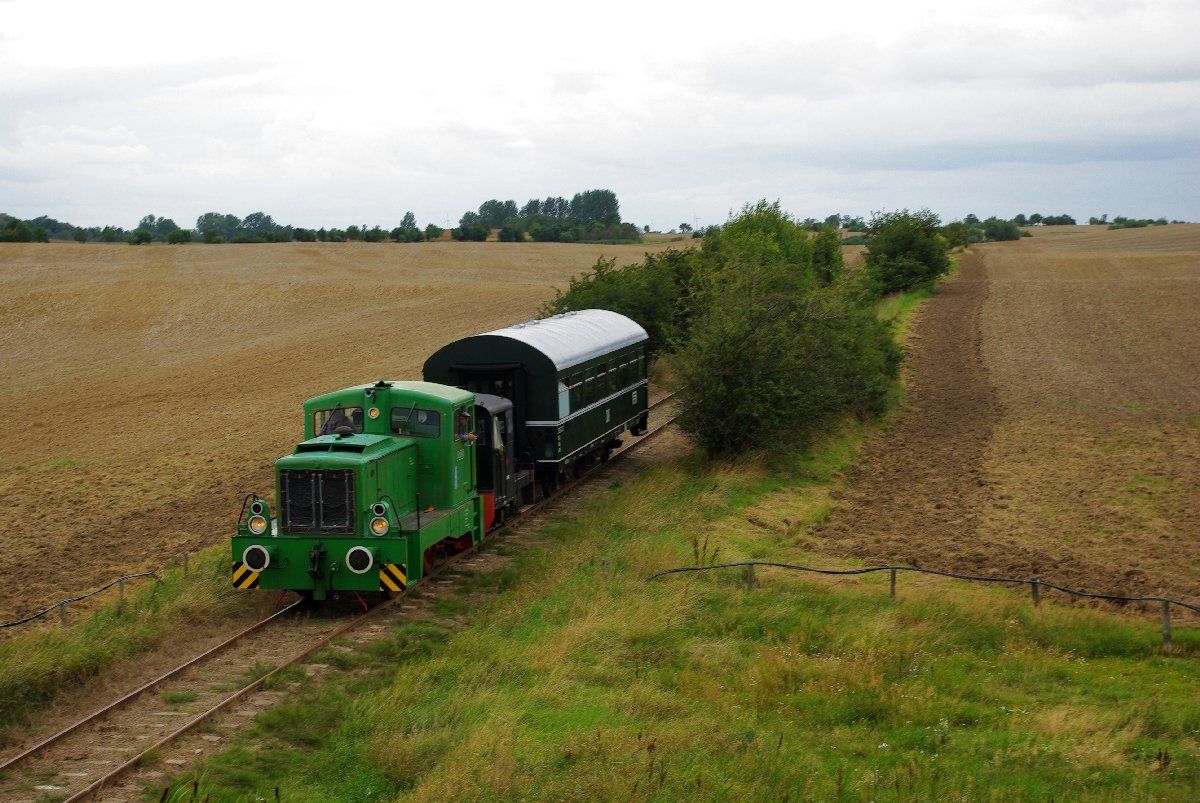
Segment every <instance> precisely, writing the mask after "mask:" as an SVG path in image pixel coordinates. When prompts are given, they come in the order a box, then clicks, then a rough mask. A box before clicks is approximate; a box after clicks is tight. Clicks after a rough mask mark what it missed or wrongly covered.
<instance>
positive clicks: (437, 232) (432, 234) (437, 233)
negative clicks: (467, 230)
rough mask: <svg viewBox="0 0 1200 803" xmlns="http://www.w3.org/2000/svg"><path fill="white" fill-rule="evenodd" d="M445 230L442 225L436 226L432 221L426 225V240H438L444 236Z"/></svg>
mask: <svg viewBox="0 0 1200 803" xmlns="http://www.w3.org/2000/svg"><path fill="white" fill-rule="evenodd" d="M444 231H445V229H443V228H442V227H441V226H435V225H433V224H432V223H430V224H429V225H428V226H426V227H425V239H426V240H436V239H438V238H439V237H441V236H442V232H444Z"/></svg>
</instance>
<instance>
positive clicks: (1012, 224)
mask: <svg viewBox="0 0 1200 803" xmlns="http://www.w3.org/2000/svg"><path fill="white" fill-rule="evenodd" d="M983 236H984V238H985V239H988V240H993V241H996V242H1004V241H1008V240H1019V239H1021V229H1020V227H1019V226H1018V224H1017V223H1016V221H1012V220H1001V219H1000V218H995V217H990V218H988V219H987V220H985V221H983Z"/></svg>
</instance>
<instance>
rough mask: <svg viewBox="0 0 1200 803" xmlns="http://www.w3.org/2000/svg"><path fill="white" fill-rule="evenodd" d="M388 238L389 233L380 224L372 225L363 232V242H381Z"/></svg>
mask: <svg viewBox="0 0 1200 803" xmlns="http://www.w3.org/2000/svg"><path fill="white" fill-rule="evenodd" d="M387 238H388V233H387V232H386V231H384V230H383V229H381V228H379V227H378V226H372V227H371V228H370V229H367V230H366V231H364V232H363V233H362V239H363V242H368V243H381V242H383V241H384V240H386V239H387Z"/></svg>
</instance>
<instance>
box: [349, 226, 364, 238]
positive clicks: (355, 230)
mask: <svg viewBox="0 0 1200 803" xmlns="http://www.w3.org/2000/svg"><path fill="white" fill-rule="evenodd" d="M361 237H362V229H361V228H359V227H358V226H347V227H346V239H347V240H358V239H360V238H361Z"/></svg>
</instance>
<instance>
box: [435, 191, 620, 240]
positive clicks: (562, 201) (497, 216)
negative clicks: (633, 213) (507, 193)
mask: <svg viewBox="0 0 1200 803" xmlns="http://www.w3.org/2000/svg"><path fill="white" fill-rule="evenodd" d="M493 229H498V230H499V232H498V236H499V239H500V241H501V242H524V241H525V240H526V239H529V240H533V241H534V242H558V243H581V242H591V243H595V242H599V243H636V242H641V239H642V233H641V231H639V230H638V227H637V226H636V225H634V224H633V223H625V222H622V220H621V205H620V202H619V201H618V200H617V194H616V193H615V192H613V191H612V190H603V189H600V190H587V191H585V192H577V193H575V195H573V196H572V197H571V199H570V200H567V199H566V198H563V197H561V196H550V197H548V198H545V199H540V198H531V199H530V200H528V201H526V202H525V204H524V205H522V206H520V207H518V206H517V202H516V201H511V200H510V201H501V200H499V199H495V198H493V199H490V200H487V201H484V202H483V203H482V204H480V205H479V210H478V211H474V212H464V213H463V215H462V217H461V218H459V221H458V226H457V228H454V229H452V230H451V236H452V237H454V239H456V240H470V241H483V240H486V239H487V238H488V236H489V235H490V234H491V233H492V230H493Z"/></svg>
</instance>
